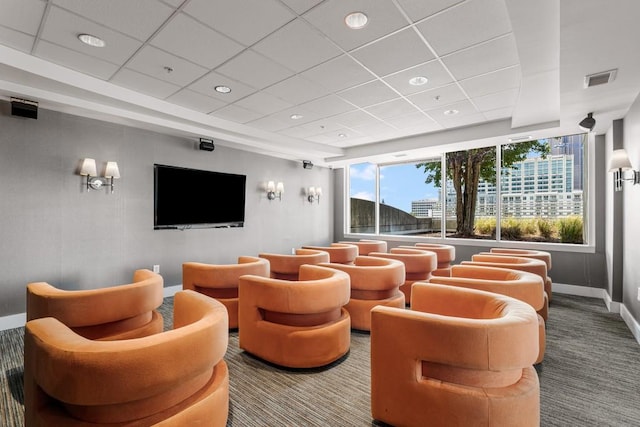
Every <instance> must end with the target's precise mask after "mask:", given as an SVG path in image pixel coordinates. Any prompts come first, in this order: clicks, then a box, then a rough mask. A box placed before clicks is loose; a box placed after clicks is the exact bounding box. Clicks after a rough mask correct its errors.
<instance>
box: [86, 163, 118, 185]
mask: <svg viewBox="0 0 640 427" xmlns="http://www.w3.org/2000/svg"><path fill="white" fill-rule="evenodd" d="M80 175H81V176H86V177H87V191H91V190H99V189H101V188H102V187H105V186H106V187H109V189H110V192H111V193H113V188H114V184H113V180H114V179H119V178H120V170H119V169H118V163H116V162H107V166H106V167H105V169H104V176H98V172H97V169H96V161H95V159H89V158H86V159H84V160H83V161H82V166H81V167H80Z"/></svg>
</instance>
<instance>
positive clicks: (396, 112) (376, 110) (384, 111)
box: [366, 98, 419, 119]
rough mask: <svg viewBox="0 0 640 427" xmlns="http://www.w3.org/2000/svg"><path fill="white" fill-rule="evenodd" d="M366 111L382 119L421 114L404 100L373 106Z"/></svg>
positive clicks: (399, 99)
mask: <svg viewBox="0 0 640 427" xmlns="http://www.w3.org/2000/svg"><path fill="white" fill-rule="evenodd" d="M366 110H367V111H368V112H369V113H371V114H373V115H374V116H376V117H378V118H380V119H389V118H392V117H398V116H403V115H406V114H413V113H419V110H418V109H417V108H416V107H414V106H413V105H411V104H410V103H409V102H407V101H406V100H404V99H402V98H398V99H394V100H393V101H388V102H384V103H382V104H377V105H372V106H371V107H367V108H366Z"/></svg>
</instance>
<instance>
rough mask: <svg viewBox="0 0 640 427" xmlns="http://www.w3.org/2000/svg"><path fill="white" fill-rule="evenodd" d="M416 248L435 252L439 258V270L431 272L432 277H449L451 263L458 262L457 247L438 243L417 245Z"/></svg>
mask: <svg viewBox="0 0 640 427" xmlns="http://www.w3.org/2000/svg"><path fill="white" fill-rule="evenodd" d="M415 247H416V248H418V249H424V250H427V251H432V252H435V253H436V255H437V256H438V268H436V269H435V270H433V272H431V274H432V275H434V276H449V275H450V274H451V263H453V262H454V261H455V260H456V248H455V246H451V245H442V244H438V243H416V244H415Z"/></svg>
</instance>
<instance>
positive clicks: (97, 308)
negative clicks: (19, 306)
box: [27, 269, 164, 340]
mask: <svg viewBox="0 0 640 427" xmlns="http://www.w3.org/2000/svg"><path fill="white" fill-rule="evenodd" d="M162 300H163V280H162V276H160V275H159V274H156V273H153V272H152V271H150V270H146V269H144V270H136V271H135V272H134V273H133V282H132V283H130V284H126V285H118V286H112V287H108V288H99V289H89V290H77V291H65V290H62V289H57V288H55V287H53V286H51V285H50V284H48V283H45V282H37V283H29V284H28V285H27V320H33V319H39V318H41V317H55V318H56V319H58V320H59V321H60V322H62V323H64V324H65V325H67V326H68V327H69V328H71V329H72V330H73V331H74V332H76V333H77V334H79V335H81V336H83V337H85V338H88V339H92V340H122V339H128V338H139V337H144V336H147V335H152V334H156V333H158V332H162V330H163V327H164V326H163V320H162V315H161V314H160V313H159V312H158V311H156V308H158V307H160V305H161V304H162Z"/></svg>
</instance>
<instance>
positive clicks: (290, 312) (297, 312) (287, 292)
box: [238, 265, 351, 368]
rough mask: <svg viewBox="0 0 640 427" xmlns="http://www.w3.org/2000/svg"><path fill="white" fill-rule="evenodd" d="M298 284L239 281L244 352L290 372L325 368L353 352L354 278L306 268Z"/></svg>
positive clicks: (254, 279) (255, 278)
mask: <svg viewBox="0 0 640 427" xmlns="http://www.w3.org/2000/svg"><path fill="white" fill-rule="evenodd" d="M299 279H300V280H299V281H288V280H281V279H272V278H268V277H259V276H242V277H240V281H239V289H240V307H239V309H240V310H239V319H238V320H239V346H240V348H241V349H243V350H245V351H247V352H248V353H251V354H253V355H255V356H257V357H259V358H261V359H264V360H266V361H267V362H271V363H274V364H276V365H280V366H285V367H289V368H314V367H319V366H324V365H327V364H329V363H331V362H333V361H335V360H337V359H339V358H340V357H342V356H343V355H345V354H346V353H347V351H349V347H350V345H351V322H350V319H349V313H348V312H347V310H346V309H345V308H344V306H345V305H347V303H348V302H349V275H348V274H347V273H345V272H343V271H338V270H335V269H332V268H327V267H320V266H318V265H303V266H301V267H300V274H299Z"/></svg>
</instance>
